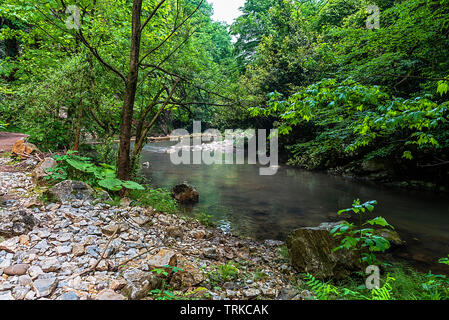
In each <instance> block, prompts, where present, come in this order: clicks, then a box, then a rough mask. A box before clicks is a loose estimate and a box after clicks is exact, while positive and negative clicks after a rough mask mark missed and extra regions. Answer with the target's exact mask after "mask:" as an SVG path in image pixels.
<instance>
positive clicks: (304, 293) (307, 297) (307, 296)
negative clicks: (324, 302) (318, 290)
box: [297, 290, 316, 300]
mask: <svg viewBox="0 0 449 320" xmlns="http://www.w3.org/2000/svg"><path fill="white" fill-rule="evenodd" d="M297 297H298V300H316V297H315V295H314V294H313V293H312V292H310V291H309V290H303V291H301V293H300V294H299V295H298V296H297Z"/></svg>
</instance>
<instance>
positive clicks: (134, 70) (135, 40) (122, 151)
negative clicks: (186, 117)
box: [117, 0, 142, 180]
mask: <svg viewBox="0 0 449 320" xmlns="http://www.w3.org/2000/svg"><path fill="white" fill-rule="evenodd" d="M141 13H142V0H133V12H132V35H131V51H130V59H129V72H128V77H127V79H126V91H125V97H124V103H123V110H122V122H121V125H120V146H119V153H118V161H117V166H118V169H117V177H118V178H119V179H121V180H129V177H130V158H129V156H130V154H129V153H130V149H131V127H132V119H133V113H134V101H135V98H136V89H137V82H138V78H139V58H140V37H141V30H140V27H141V22H140V16H141Z"/></svg>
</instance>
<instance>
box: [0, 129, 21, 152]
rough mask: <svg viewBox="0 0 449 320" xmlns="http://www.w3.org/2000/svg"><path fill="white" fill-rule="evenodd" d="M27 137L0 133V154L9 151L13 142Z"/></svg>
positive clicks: (18, 134)
mask: <svg viewBox="0 0 449 320" xmlns="http://www.w3.org/2000/svg"><path fill="white" fill-rule="evenodd" d="M27 137H28V135H26V134H23V133H14V132H0V153H1V152H9V151H11V148H12V146H13V145H14V142H16V141H17V140H19V139H23V138H27Z"/></svg>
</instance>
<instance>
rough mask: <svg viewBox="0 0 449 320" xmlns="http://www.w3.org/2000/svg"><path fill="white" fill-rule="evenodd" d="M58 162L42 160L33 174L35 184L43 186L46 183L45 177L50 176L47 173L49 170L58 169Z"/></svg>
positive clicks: (48, 159)
mask: <svg viewBox="0 0 449 320" xmlns="http://www.w3.org/2000/svg"><path fill="white" fill-rule="evenodd" d="M56 165H57V162H56V160H55V159H53V158H45V159H44V160H42V161H41V162H40V163H39V164H38V165H37V166H36V168H34V170H33V173H32V178H33V181H34V183H36V184H42V183H44V182H45V179H44V178H45V177H46V176H48V175H49V173H48V172H47V169H50V168H54V167H56Z"/></svg>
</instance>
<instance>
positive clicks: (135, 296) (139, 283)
mask: <svg viewBox="0 0 449 320" xmlns="http://www.w3.org/2000/svg"><path fill="white" fill-rule="evenodd" d="M123 277H124V278H125V280H126V282H127V284H126V286H125V287H124V288H123V289H122V293H123V294H125V295H126V296H127V297H128V298H129V299H130V300H139V299H142V298H144V297H146V296H147V295H148V294H149V293H150V291H151V290H154V289H156V288H160V287H161V286H162V279H161V278H160V277H158V276H156V275H155V274H153V273H151V272H144V271H142V270H139V269H137V268H131V269H128V270H126V271H125V272H124V273H123Z"/></svg>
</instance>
